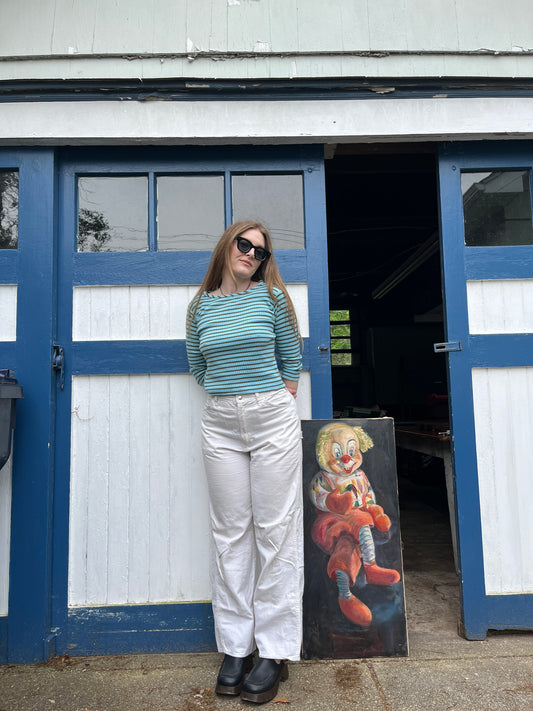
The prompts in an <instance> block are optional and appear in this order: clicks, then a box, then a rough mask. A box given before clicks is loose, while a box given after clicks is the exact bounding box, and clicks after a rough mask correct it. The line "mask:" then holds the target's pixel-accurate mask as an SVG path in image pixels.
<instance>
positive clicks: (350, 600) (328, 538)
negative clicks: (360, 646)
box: [310, 422, 400, 627]
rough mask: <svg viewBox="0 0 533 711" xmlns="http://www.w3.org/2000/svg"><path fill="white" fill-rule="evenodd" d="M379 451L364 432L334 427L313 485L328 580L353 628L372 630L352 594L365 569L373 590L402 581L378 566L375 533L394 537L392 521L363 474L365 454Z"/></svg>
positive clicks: (326, 434)
mask: <svg viewBox="0 0 533 711" xmlns="http://www.w3.org/2000/svg"><path fill="white" fill-rule="evenodd" d="M371 447H373V442H372V440H371V439H370V437H369V436H368V435H367V434H366V433H365V432H364V430H363V429H362V428H361V427H352V426H351V425H348V424H346V423H343V422H332V423H331V424H329V425H326V426H325V427H323V428H322V429H321V430H320V432H319V433H318V437H317V443H316V455H317V460H318V463H319V464H320V467H321V471H319V472H318V473H317V474H316V475H315V476H314V478H313V480H312V481H311V487H310V495H311V499H312V501H313V503H314V505H315V506H316V508H317V509H318V511H317V518H316V521H315V523H314V525H313V530H312V536H313V540H314V541H315V543H316V544H317V545H318V546H319V547H320V548H321V549H322V550H323V551H325V552H326V553H328V554H329V555H330V558H329V562H328V575H329V577H330V578H332V579H333V580H335V581H336V583H337V587H338V591H339V605H340V608H341V610H342V612H343V614H344V615H345V616H346V617H347V618H348V619H349V620H351V621H352V622H354V623H355V624H357V625H361V626H363V627H368V626H369V625H370V623H371V622H372V613H371V612H370V610H369V608H368V607H367V606H366V605H365V604H364V603H363V602H361V601H360V600H358V599H357V598H356V597H355V596H354V595H353V594H352V592H351V590H350V588H351V587H352V586H353V585H354V584H355V579H356V577H357V573H358V572H359V570H360V568H361V562H362V564H363V567H364V572H365V577H366V581H367V583H369V584H370V585H393V584H394V583H397V582H398V581H399V580H400V575H399V573H398V572H397V571H396V570H391V569H389V568H380V567H379V566H378V565H377V564H376V556H375V552H374V539H373V537H372V531H371V529H372V527H373V526H375V527H376V528H377V529H378V530H379V531H384V532H385V531H388V530H389V529H390V526H391V522H390V519H389V517H388V516H387V515H386V514H385V513H384V511H383V509H382V507H381V506H378V505H377V504H376V500H375V496H374V492H373V491H372V487H371V486H370V482H369V481H368V479H367V477H366V475H365V473H364V472H363V471H362V469H359V467H360V466H361V463H362V461H363V457H362V454H361V452H366V451H367V450H369V449H370V448H371Z"/></svg>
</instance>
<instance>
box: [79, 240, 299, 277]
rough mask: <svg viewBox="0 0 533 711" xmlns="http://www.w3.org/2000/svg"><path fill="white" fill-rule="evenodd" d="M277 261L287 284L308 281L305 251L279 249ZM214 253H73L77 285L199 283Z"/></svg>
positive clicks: (276, 255) (276, 253) (276, 254)
mask: <svg viewBox="0 0 533 711" xmlns="http://www.w3.org/2000/svg"><path fill="white" fill-rule="evenodd" d="M275 257H276V262H277V265H278V267H279V270H280V272H281V275H282V277H283V279H284V281H286V282H287V283H305V282H307V254H306V250H303V249H295V250H276V252H275ZM210 259H211V252H130V253H124V252H120V253H119V252H94V253H93V252H82V253H74V255H73V257H72V261H73V283H74V285H75V286H94V285H99V284H101V285H116V284H200V283H201V282H202V280H203V278H204V276H205V273H206V271H207V267H208V266H209V261H210Z"/></svg>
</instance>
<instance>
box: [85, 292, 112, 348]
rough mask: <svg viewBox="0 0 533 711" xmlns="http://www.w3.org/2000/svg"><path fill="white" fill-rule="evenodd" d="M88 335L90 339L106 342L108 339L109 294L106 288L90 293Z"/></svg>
mask: <svg viewBox="0 0 533 711" xmlns="http://www.w3.org/2000/svg"><path fill="white" fill-rule="evenodd" d="M90 302H91V306H90V312H89V333H90V334H91V339H94V340H101V341H106V340H108V338H109V335H110V334H109V314H110V312H111V293H110V289H109V287H107V286H103V287H100V288H99V289H91V291H90Z"/></svg>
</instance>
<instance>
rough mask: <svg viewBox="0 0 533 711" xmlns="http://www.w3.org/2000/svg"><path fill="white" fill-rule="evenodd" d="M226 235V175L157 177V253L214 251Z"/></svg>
mask: <svg viewBox="0 0 533 711" xmlns="http://www.w3.org/2000/svg"><path fill="white" fill-rule="evenodd" d="M223 232H224V176H223V175H211V176H203V175H202V176H185V175H169V176H160V177H159V178H157V248H158V250H160V251H170V250H178V249H180V250H181V249H185V250H189V249H190V250H195V249H206V250H212V249H213V248H214V247H215V245H216V243H217V242H218V240H219V237H220V235H221V234H222V233H223Z"/></svg>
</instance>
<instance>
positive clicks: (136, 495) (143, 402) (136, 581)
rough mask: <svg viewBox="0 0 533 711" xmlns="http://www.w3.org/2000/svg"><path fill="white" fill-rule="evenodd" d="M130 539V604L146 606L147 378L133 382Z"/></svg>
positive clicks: (147, 586)
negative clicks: (136, 603)
mask: <svg viewBox="0 0 533 711" xmlns="http://www.w3.org/2000/svg"><path fill="white" fill-rule="evenodd" d="M130 387H131V388H132V392H131V398H130V432H129V445H130V460H129V467H130V530H129V533H130V538H129V551H128V553H129V561H128V563H129V564H128V570H129V579H128V582H129V591H128V601H129V602H146V601H148V600H149V599H150V596H149V583H150V581H149V573H150V570H149V554H150V508H149V502H150V467H151V455H152V453H151V452H150V443H149V438H148V436H147V435H148V432H149V415H150V383H149V378H148V376H140V377H138V378H131V379H130Z"/></svg>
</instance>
